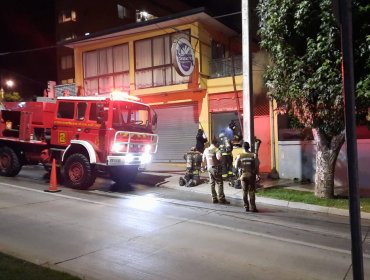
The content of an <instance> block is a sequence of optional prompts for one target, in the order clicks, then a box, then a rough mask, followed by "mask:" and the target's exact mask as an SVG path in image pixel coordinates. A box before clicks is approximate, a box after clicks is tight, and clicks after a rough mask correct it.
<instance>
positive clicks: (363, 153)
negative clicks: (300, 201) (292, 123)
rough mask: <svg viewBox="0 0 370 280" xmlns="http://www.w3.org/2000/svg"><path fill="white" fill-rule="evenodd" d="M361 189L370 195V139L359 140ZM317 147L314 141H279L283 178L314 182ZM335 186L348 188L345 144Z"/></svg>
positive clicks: (337, 165) (337, 169)
mask: <svg viewBox="0 0 370 280" xmlns="http://www.w3.org/2000/svg"><path fill="white" fill-rule="evenodd" d="M357 152H358V175H359V187H360V189H361V191H362V193H369V194H370V139H360V140H357ZM315 156H316V146H315V142H314V141H279V157H278V161H279V175H280V177H281V178H288V179H293V178H298V179H300V180H302V179H309V180H311V181H312V182H314V179H315V170H316V163H315ZM335 186H336V187H348V184H347V152H346V145H345V144H344V145H343V147H342V149H341V151H340V153H339V155H338V159H337V163H336V167H335Z"/></svg>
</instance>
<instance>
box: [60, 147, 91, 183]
mask: <svg viewBox="0 0 370 280" xmlns="http://www.w3.org/2000/svg"><path fill="white" fill-rule="evenodd" d="M63 177H64V185H65V186H66V187H69V188H74V189H84V190H85V189H88V188H89V187H91V186H92V185H93V184H94V182H95V179H96V175H95V174H94V170H93V168H92V166H91V165H90V162H89V160H88V159H87V158H86V157H85V156H84V155H82V154H73V155H71V156H70V157H69V158H68V159H67V161H66V163H65V165H64V167H63Z"/></svg>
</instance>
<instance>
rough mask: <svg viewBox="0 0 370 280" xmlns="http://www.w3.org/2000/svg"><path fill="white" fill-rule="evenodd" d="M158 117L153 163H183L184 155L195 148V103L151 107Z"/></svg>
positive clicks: (196, 115)
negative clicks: (156, 147)
mask: <svg viewBox="0 0 370 280" xmlns="http://www.w3.org/2000/svg"><path fill="white" fill-rule="evenodd" d="M153 108H154V110H155V111H156V112H157V115H158V124H157V131H156V133H157V134H158V136H159V142H158V150H157V153H156V154H155V156H154V159H153V160H154V162H183V161H184V158H183V156H184V154H185V153H186V152H187V151H189V149H190V148H191V147H194V146H195V143H196V140H195V136H196V134H197V131H198V128H199V124H198V123H199V115H198V106H197V103H196V102H192V103H182V104H171V105H165V106H153Z"/></svg>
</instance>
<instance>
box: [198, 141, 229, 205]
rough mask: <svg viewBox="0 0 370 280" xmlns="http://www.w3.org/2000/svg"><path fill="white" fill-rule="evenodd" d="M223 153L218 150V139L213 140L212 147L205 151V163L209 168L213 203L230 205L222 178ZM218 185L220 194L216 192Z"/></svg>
mask: <svg viewBox="0 0 370 280" xmlns="http://www.w3.org/2000/svg"><path fill="white" fill-rule="evenodd" d="M221 157H222V156H221V151H220V150H219V149H218V142H217V140H216V139H213V140H212V143H211V146H209V147H208V148H207V149H205V150H204V153H203V163H204V164H205V166H206V167H207V170H208V173H209V179H210V181H211V193H212V202H213V203H218V202H220V203H222V204H230V202H229V201H227V200H226V198H225V193H224V183H223V181H222V177H221V165H220V159H221ZM216 183H217V187H218V194H217V192H216V188H215V186H216Z"/></svg>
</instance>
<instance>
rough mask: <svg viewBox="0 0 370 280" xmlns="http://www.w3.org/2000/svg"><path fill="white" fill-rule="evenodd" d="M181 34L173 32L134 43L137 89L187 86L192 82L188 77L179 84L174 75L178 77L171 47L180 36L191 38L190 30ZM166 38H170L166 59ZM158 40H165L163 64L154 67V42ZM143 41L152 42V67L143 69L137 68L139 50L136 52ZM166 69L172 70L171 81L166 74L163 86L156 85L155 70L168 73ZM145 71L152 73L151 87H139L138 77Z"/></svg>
mask: <svg viewBox="0 0 370 280" xmlns="http://www.w3.org/2000/svg"><path fill="white" fill-rule="evenodd" d="M179 33H180V32H172V33H168V34H164V35H159V36H155V37H150V38H145V39H141V40H136V41H134V64H135V69H134V72H135V88H136V89H145V88H152V87H162V86H171V85H179V84H187V83H189V82H190V77H188V78H187V79H186V77H183V79H184V81H182V82H177V81H176V79H175V77H174V75H176V73H177V72H176V70H175V67H174V64H173V61H172V55H171V47H172V43H173V40H174V37H175V36H179V37H184V36H187V39H188V40H190V38H191V30H190V29H186V30H183V31H181V33H180V35H179ZM166 37H169V40H168V44H169V45H168V46H167V48H168V50H169V53H168V56H169V57H166V53H165V52H166V40H165V38H166ZM158 38H162V40H163V50H162V51H163V60H164V62H163V64H160V65H154V55H153V53H154V45H153V44H154V40H155V39H158ZM143 41H150V52H151V66H150V67H142V68H138V67H137V55H136V54H137V50H136V46H137V44H138V43H139V42H143ZM167 59H168V63H166V60H167ZM166 68H170V81H167V75H166V74H165V75H164V78H163V80H164V82H163V84H160V85H155V79H154V73H155V70H158V69H163V70H165V71H166ZM144 71H151V85H149V84H148V85H139V84H138V83H137V75H138V73H140V72H144Z"/></svg>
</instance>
